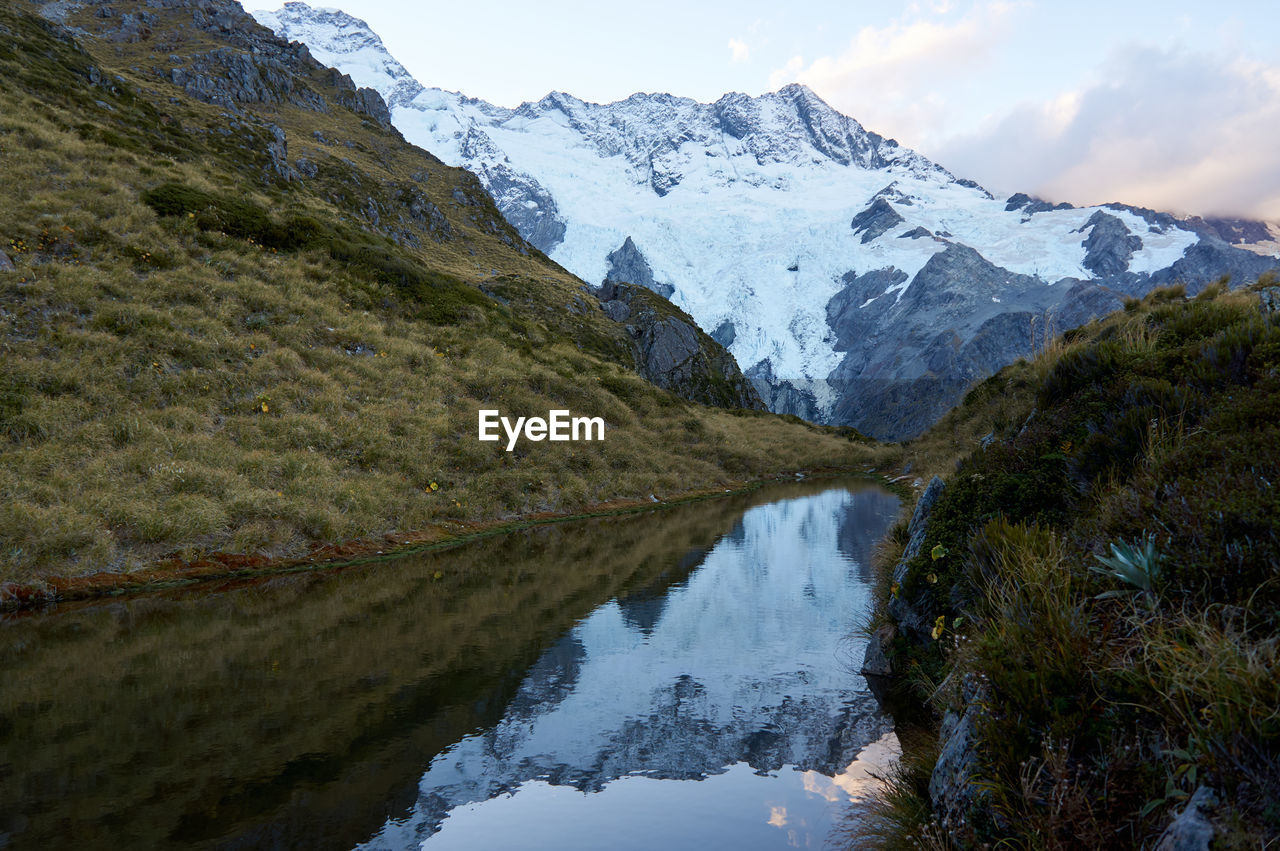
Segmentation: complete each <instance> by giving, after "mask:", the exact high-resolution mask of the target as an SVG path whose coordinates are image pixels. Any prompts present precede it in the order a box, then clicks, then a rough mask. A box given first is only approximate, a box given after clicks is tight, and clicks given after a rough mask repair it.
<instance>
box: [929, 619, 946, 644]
mask: <svg viewBox="0 0 1280 851" xmlns="http://www.w3.org/2000/svg"><path fill="white" fill-rule="evenodd" d="M946 629H947V616H946V615H938V619H937V620H936V621H934V622H933V631H932V632H931V633H929V634H930V635H932V636H933V640H934V641H937V640H938V639H939V638H941V637H942V633H943V632H945V631H946Z"/></svg>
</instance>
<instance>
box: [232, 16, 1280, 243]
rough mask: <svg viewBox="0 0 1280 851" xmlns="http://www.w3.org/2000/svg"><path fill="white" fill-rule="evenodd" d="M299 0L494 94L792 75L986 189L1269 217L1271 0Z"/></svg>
mask: <svg viewBox="0 0 1280 851" xmlns="http://www.w3.org/2000/svg"><path fill="white" fill-rule="evenodd" d="M246 5H248V6H249V7H250V8H253V7H254V6H253V3H252V0H250V2H248V3H247V4H246ZM263 5H266V4H263ZM271 5H274V4H271ZM313 5H326V6H337V7H340V8H342V9H343V10H344V11H346V12H348V13H350V14H352V15H354V16H356V17H358V18H363V19H364V20H366V21H367V22H368V23H369V24H370V25H371V26H372V27H373V29H374V31H375V32H377V33H378V34H379V35H380V36H381V37H382V39H383V42H384V44H385V45H386V46H387V48H388V49H389V50H390V51H391V53H392V54H393V55H394V56H395V57H396V58H397V59H399V60H400V62H401V63H402V64H403V65H404V66H405V67H406V68H407V69H408V70H409V71H410V72H411V73H412V74H413V75H414V76H415V77H416V78H417V79H418V80H419V82H421V83H422V84H423V85H426V86H439V87H441V88H445V89H449V90H453V91H460V92H463V93H464V94H467V95H470V96H473V97H479V98H483V99H485V100H488V101H490V102H492V103H497V104H500V105H503V106H516V105H518V104H519V103H521V102H522V101H532V100H538V99H539V98H541V97H542V96H543V95H545V94H547V93H548V92H550V91H564V92H569V93H570V94H573V95H575V96H577V97H580V98H582V99H584V100H588V101H594V102H597V103H607V102H611V101H615V100H620V99H623V98H625V97H626V96H627V95H629V94H632V93H633V92H637V91H643V92H669V93H671V94H675V95H681V96H685V97H691V98H694V99H696V100H699V101H704V102H705V101H713V100H715V99H717V98H718V97H720V95H722V94H724V93H725V92H730V91H739V92H745V93H747V94H749V95H759V94H762V93H764V92H769V91H774V90H776V89H778V88H780V87H782V86H784V85H786V84H788V83H792V82H801V83H804V84H806V85H808V86H809V87H810V88H811V89H813V91H814V92H816V93H817V94H818V95H819V96H820V97H822V98H823V99H824V100H826V101H827V102H828V103H829V104H831V105H832V106H833V107H835V108H836V109H838V110H840V111H841V112H843V113H845V114H846V115H849V116H851V117H853V118H855V119H857V120H858V121H859V122H860V123H861V124H862V125H863V126H864V127H866V128H867V129H869V130H873V131H875V132H877V133H880V134H881V135H884V136H889V137H892V138H895V139H897V140H898V141H899V142H901V143H902V144H904V145H907V146H908V147H911V148H913V149H915V150H917V151H919V152H920V153H922V154H924V155H925V156H927V157H929V158H930V159H932V160H934V161H935V162H937V163H939V164H941V165H942V166H944V167H945V168H947V169H949V170H950V171H951V172H952V173H954V174H956V175H957V176H960V177H968V178H971V179H974V180H977V181H978V182H979V183H981V184H983V185H984V186H985V187H986V188H987V189H989V190H990V191H991V192H992V193H994V194H995V195H997V196H998V197H1004V196H1007V195H1009V194H1012V193H1013V192H1029V193H1031V194H1036V195H1040V196H1042V197H1045V198H1048V199H1050V200H1053V201H1070V202H1072V203H1075V204H1081V205H1083V204H1093V203H1104V202H1108V201H1121V202H1124V203H1130V204H1138V205H1143V206H1149V207H1154V208H1156V209H1160V210H1167V211H1171V212H1177V213H1182V214H1197V215H1238V216H1248V217H1253V218H1266V219H1269V220H1277V221H1280V141H1277V140H1280V58H1278V57H1280V52H1277V50H1276V49H1275V42H1276V37H1277V36H1280V3H1278V2H1276V0H1222V1H1221V2H1217V3H1212V4H1211V3H1206V2H1203V0H1197V2H1184V1H1183V0H1163V2H1153V0H1122V2H1116V0H1052V2H1050V0H969V1H968V2H962V0H922V2H912V3H901V4H893V3H886V2H883V0H881V2H864V0H843V2H791V3H779V2H777V0H772V2H761V0H737V1H736V2H722V0H696V2H694V0H649V2H646V3H627V4H622V3H609V2H581V0H539V2H521V3H514V2H488V1H487V0H473V2H470V3H459V2H456V0H455V2H449V3H441V2H421V0H327V2H326V0H313Z"/></svg>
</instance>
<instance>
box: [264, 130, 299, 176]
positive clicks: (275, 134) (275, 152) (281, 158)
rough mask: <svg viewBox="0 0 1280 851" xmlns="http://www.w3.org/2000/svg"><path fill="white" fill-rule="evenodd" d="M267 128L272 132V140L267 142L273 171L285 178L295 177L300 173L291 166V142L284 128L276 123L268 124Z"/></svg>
mask: <svg viewBox="0 0 1280 851" xmlns="http://www.w3.org/2000/svg"><path fill="white" fill-rule="evenodd" d="M267 130H268V131H270V133H271V141H270V142H268V143H267V156H268V157H269V158H270V159H271V169H272V171H274V172H275V173H276V175H277V176H279V177H282V178H284V179H285V180H293V179H295V178H296V177H297V176H298V175H297V172H295V171H294V170H293V169H292V168H291V167H290V166H289V142H288V139H287V138H286V137H285V134H284V130H282V129H280V128H279V127H278V126H276V125H275V124H268V125H267Z"/></svg>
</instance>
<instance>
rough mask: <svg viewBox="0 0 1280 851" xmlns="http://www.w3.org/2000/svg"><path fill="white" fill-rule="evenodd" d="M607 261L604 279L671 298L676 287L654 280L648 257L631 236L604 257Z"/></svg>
mask: <svg viewBox="0 0 1280 851" xmlns="http://www.w3.org/2000/svg"><path fill="white" fill-rule="evenodd" d="M606 259H607V260H608V261H609V271H607V272H606V273H605V276H604V281H602V282H601V283H605V282H608V281H614V282H617V283H625V284H636V285H637V286H641V287H644V288H645V289H647V290H652V291H653V292H655V293H657V294H658V295H660V296H662V297H663V298H671V296H672V294H673V293H674V292H675V291H676V288H675V287H673V286H671V285H670V284H663V283H659V282H658V281H655V280H654V278H653V267H651V266H650V265H649V261H648V259H646V258H645V256H644V253H643V252H641V251H640V249H639V248H637V247H636V244H635V241H634V240H632V239H631V237H627V238H626V239H625V240H624V241H623V243H622V245H620V246H619V247H618V248H617V250H615V251H611V252H610V253H609V256H608V257H607V258H606Z"/></svg>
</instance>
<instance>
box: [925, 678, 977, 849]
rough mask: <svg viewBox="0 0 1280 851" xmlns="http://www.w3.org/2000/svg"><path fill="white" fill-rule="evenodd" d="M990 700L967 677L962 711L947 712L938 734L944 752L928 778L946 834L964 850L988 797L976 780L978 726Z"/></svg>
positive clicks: (963, 687) (940, 754) (934, 807)
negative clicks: (975, 818) (974, 816)
mask: <svg viewBox="0 0 1280 851" xmlns="http://www.w3.org/2000/svg"><path fill="white" fill-rule="evenodd" d="M987 698H988V695H987V689H986V687H985V685H984V684H983V683H982V681H981V680H979V679H978V677H977V676H976V675H974V674H967V675H966V676H965V678H964V682H963V684H962V685H961V700H962V701H963V706H962V708H961V709H960V710H958V711H957V710H956V709H948V710H947V712H946V715H944V716H943V719H942V729H941V730H940V731H939V733H938V741H939V742H941V743H942V750H941V751H939V753H938V761H937V762H936V763H935V764H934V767H933V773H932V774H931V775H930V776H929V799H930V801H931V802H932V803H933V812H934V814H935V815H937V816H938V817H939V820H940V821H941V822H942V827H943V829H944V830H946V831H947V835H948V836H950V837H952V838H953V839H954V840H956V841H958V842H959V843H960V844H961V846H962V847H967V846H966V840H969V841H972V829H971V828H970V827H969V825H970V824H971V823H972V821H973V815H974V812H975V810H977V809H980V808H981V807H982V805H983V799H984V798H985V797H986V796H985V793H984V791H983V789H982V787H981V786H979V785H977V784H976V783H975V782H974V780H975V779H976V777H975V776H976V774H977V769H978V753H977V746H978V742H979V739H978V727H979V722H980V721H981V719H982V714H983V713H984V712H985V711H986V710H985V709H984V706H985V704H986V701H987Z"/></svg>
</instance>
